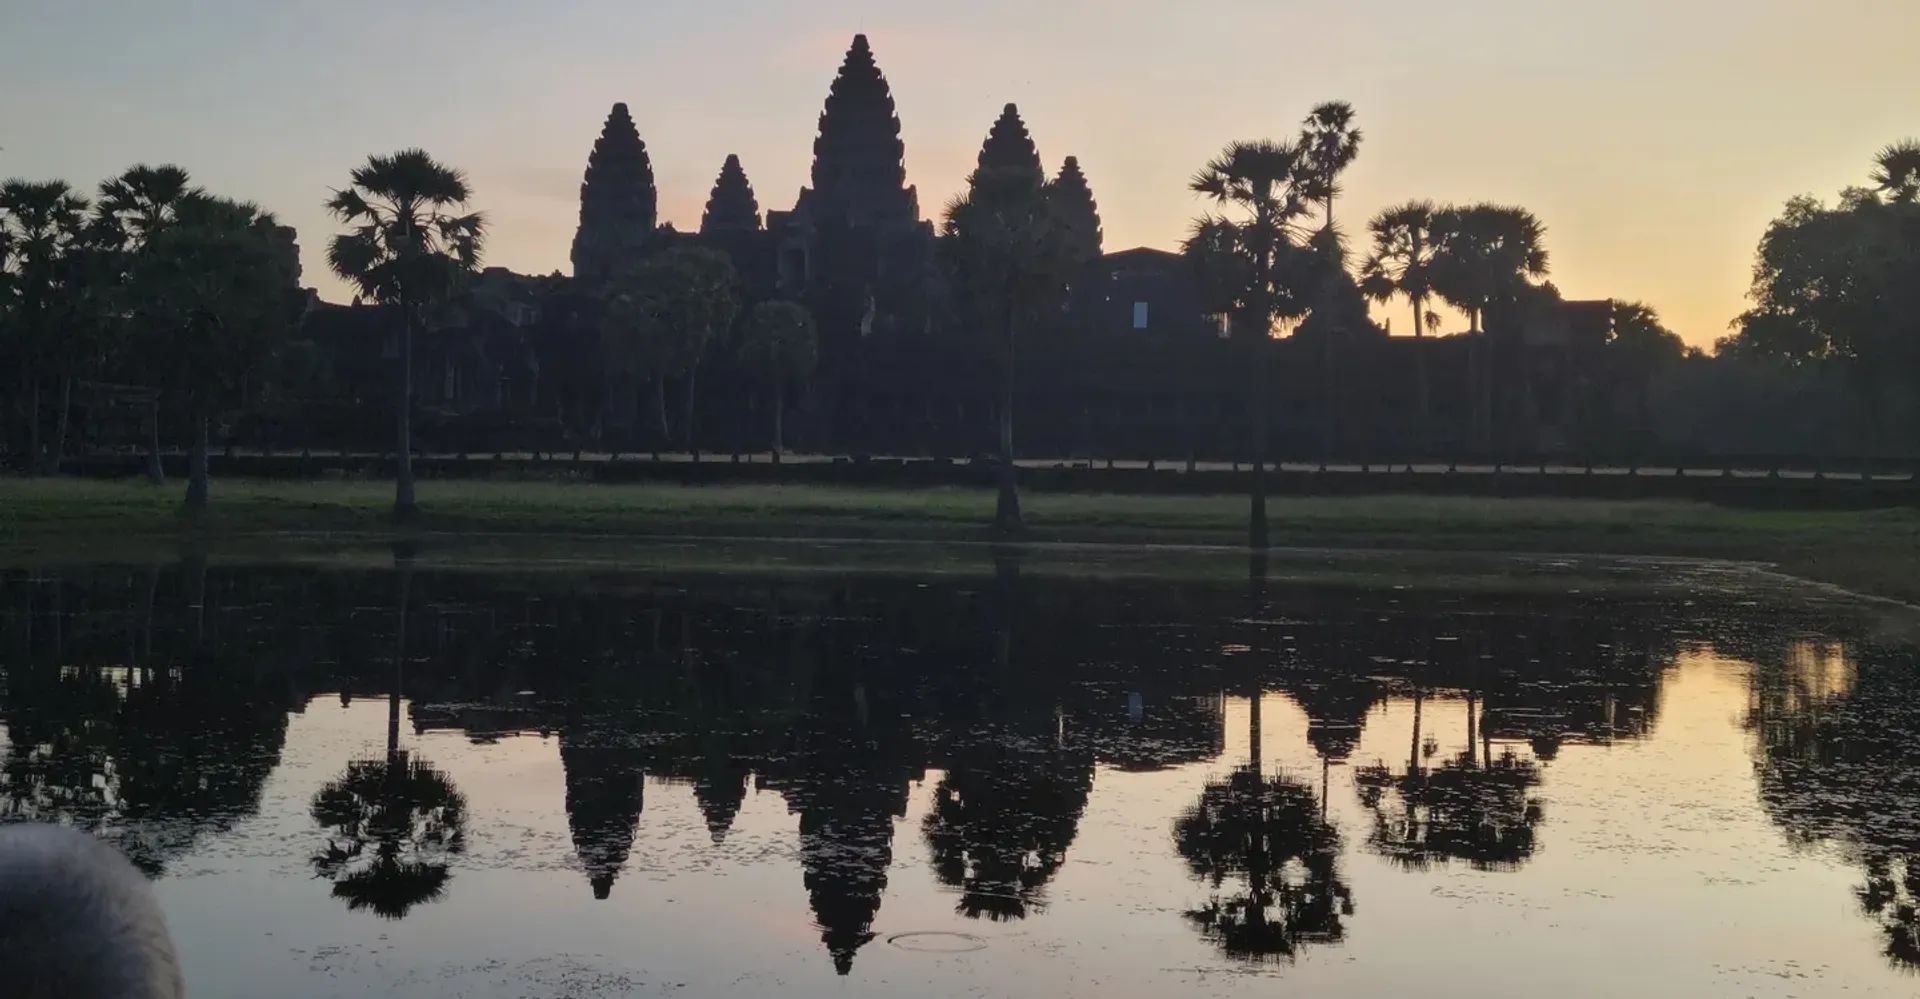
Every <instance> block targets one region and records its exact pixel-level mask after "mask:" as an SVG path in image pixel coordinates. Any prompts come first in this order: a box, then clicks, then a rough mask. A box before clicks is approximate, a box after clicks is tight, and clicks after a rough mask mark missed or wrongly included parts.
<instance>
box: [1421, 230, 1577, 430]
mask: <svg viewBox="0 0 1920 999" xmlns="http://www.w3.org/2000/svg"><path fill="white" fill-rule="evenodd" d="M1434 236H1435V247H1434V259H1433V264H1432V268H1431V270H1432V275H1433V290H1434V291H1435V292H1436V293H1437V294H1439V296H1440V297H1441V298H1442V299H1445V300H1446V301H1447V303H1448V304H1450V305H1452V306H1454V307H1455V308H1457V309H1459V310H1460V311H1462V312H1465V313H1466V314H1467V318H1468V320H1469V322H1470V323H1471V332H1472V333H1474V334H1476V339H1475V344H1476V346H1477V347H1478V348H1479V349H1478V354H1479V364H1478V365H1477V367H1478V368H1479V371H1478V381H1479V388H1480V392H1479V405H1478V406H1477V410H1478V412H1477V413H1476V420H1475V423H1476V431H1477V432H1476V434H1475V436H1476V438H1477V439H1478V441H1479V443H1480V447H1481V449H1482V450H1487V451H1490V450H1491V449H1492V446H1493V442H1492V433H1493V349H1492V347H1493V344H1492V342H1491V340H1490V338H1489V337H1488V336H1486V335H1484V334H1485V333H1486V329H1485V326H1484V324H1485V322H1486V319H1487V313H1488V311H1489V310H1492V309H1498V308H1500V307H1502V306H1508V305H1512V304H1514V303H1515V302H1516V301H1518V300H1519V298H1520V297H1521V295H1522V294H1524V293H1525V291H1526V290H1527V289H1529V288H1531V287H1533V281H1535V280H1536V279H1540V278H1544V277H1546V275H1547V269H1548V267H1547V264H1548V260H1547V249H1546V245H1545V236H1546V226H1545V225H1543V224H1542V223H1541V222H1540V219H1539V218H1538V217H1536V216H1535V215H1534V214H1533V213H1532V212H1530V211H1527V210H1526V209H1524V208H1516V207H1511V206H1507V205H1491V204H1479V205H1469V206H1466V207H1464V208H1452V207H1450V208H1446V209H1443V210H1441V211H1440V212H1438V213H1437V214H1436V215H1435V217H1434Z"/></svg>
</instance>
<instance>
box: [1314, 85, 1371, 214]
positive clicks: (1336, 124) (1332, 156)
mask: <svg viewBox="0 0 1920 999" xmlns="http://www.w3.org/2000/svg"><path fill="white" fill-rule="evenodd" d="M1353 122H1354V111H1353V105H1351V104H1348V103H1347V102H1346V101H1328V102H1327V103H1325V104H1322V105H1320V106H1319V107H1316V108H1314V109H1313V111H1311V112H1310V113H1308V115H1307V118H1306V120H1305V121H1304V122H1302V123H1301V127H1300V150H1301V153H1302V154H1303V157H1304V158H1303V160H1302V162H1301V169H1302V170H1304V171H1305V172H1306V175H1307V182H1306V184H1305V185H1303V186H1304V187H1305V194H1306V197H1307V198H1308V199H1309V200H1312V201H1317V202H1319V203H1321V204H1323V205H1325V206H1326V217H1325V221H1324V224H1323V225H1322V227H1321V231H1322V232H1326V233H1330V234H1335V235H1337V234H1338V230H1337V229H1335V228H1334V225H1333V199H1334V198H1335V197H1337V196H1339V194H1340V175H1341V174H1342V173H1345V172H1346V169H1347V168H1348V167H1350V166H1352V165H1353V161H1354V160H1355V159H1358V158H1359V156H1360V142H1361V138H1362V136H1361V133H1360V129H1359V128H1358V127H1356V126H1355V125H1354V123H1353Z"/></svg>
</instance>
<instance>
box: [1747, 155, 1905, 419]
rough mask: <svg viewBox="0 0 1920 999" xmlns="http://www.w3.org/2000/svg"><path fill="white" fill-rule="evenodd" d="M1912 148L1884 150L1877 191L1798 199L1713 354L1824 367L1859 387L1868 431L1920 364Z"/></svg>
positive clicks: (1779, 222) (1765, 241) (1767, 241)
mask: <svg viewBox="0 0 1920 999" xmlns="http://www.w3.org/2000/svg"><path fill="white" fill-rule="evenodd" d="M1917 153H1920V146H1916V145H1915V144H1913V143H1899V144H1896V145H1894V146H1891V147H1889V148H1888V149H1886V150H1884V151H1883V152H1882V153H1881V154H1880V156H1879V158H1878V163H1877V169H1876V171H1875V174H1874V177H1873V179H1874V181H1875V183H1876V184H1877V185H1878V190H1869V189H1864V188H1850V189H1848V190H1846V191H1844V192H1842V194H1841V198H1840V202H1839V204H1838V205H1837V206H1835V207H1831V208H1829V207H1828V206H1827V205H1825V204H1823V203H1822V202H1820V201H1818V200H1816V199H1814V198H1810V197H1799V198H1794V199H1793V200H1791V201H1789V202H1788V203H1787V206H1786V210H1785V211H1784V212H1783V213H1782V214H1781V216H1780V217H1779V218H1778V219H1776V220H1774V222H1773V224H1772V225H1771V226H1769V227H1768V228H1767V232H1766V235H1765V236H1764V237H1762V239H1761V241H1760V248H1759V253H1758V255H1757V259H1756V261H1755V263H1754V270H1753V289H1752V291H1751V292H1750V296H1751V298H1752V299H1753V303H1754V305H1753V308H1752V309H1750V310H1748V311H1747V312H1746V313H1744V314H1743V315H1741V316H1740V318H1739V319H1738V320H1736V322H1735V326H1736V331H1735V333H1734V335H1733V337H1732V338H1730V339H1729V340H1728V341H1724V342H1723V343H1722V345H1721V352H1722V353H1726V354H1741V355H1749V356H1758V357H1772V358H1778V359H1782V360H1785V361H1787V362H1789V363H1792V364H1796V365H1808V364H1829V363H1830V364H1832V365H1834V366H1836V367H1837V368H1839V369H1841V370H1843V371H1845V372H1847V374H1848V375H1849V376H1850V377H1851V378H1852V380H1853V381H1854V383H1855V384H1856V385H1857V386H1858V389H1859V391H1860V394H1861V396H1862V397H1863V399H1864V401H1865V403H1866V406H1867V409H1868V411H1869V415H1870V416H1871V420H1872V423H1873V425H1874V427H1875V428H1876V429H1878V428H1879V427H1880V425H1881V423H1882V422H1883V420H1882V416H1881V410H1882V409H1883V406H1884V400H1885V398H1886V397H1887V396H1888V395H1889V392H1890V390H1891V389H1892V388H1893V385H1894V383H1896V382H1902V383H1904V384H1905V385H1906V386H1908V387H1910V386H1911V385H1912V383H1913V375H1912V372H1913V370H1914V367H1915V365H1916V363H1917V362H1920V281H1917V280H1915V277H1914V275H1916V274H1920V201H1916V200H1915V192H1916V185H1920V156H1917V155H1916V154H1917Z"/></svg>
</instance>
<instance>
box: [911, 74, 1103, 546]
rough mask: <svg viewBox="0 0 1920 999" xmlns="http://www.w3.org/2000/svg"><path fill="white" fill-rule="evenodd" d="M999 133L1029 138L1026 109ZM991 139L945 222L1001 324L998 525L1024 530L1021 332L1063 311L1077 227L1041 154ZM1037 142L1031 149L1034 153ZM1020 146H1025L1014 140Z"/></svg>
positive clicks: (973, 295)
mask: <svg viewBox="0 0 1920 999" xmlns="http://www.w3.org/2000/svg"><path fill="white" fill-rule="evenodd" d="M995 129H996V134H998V133H1003V132H1004V133H1008V134H1011V133H1013V132H1015V131H1017V133H1018V134H1019V136H1020V137H1021V138H1024V134H1025V126H1024V125H1022V124H1020V121H1019V113H1018V110H1017V109H1016V108H1015V107H1014V106H1013V105H1011V104H1009V105H1007V108H1006V110H1005V112H1004V113H1003V115H1002V117H1001V122H1000V124H998V125H996V126H995ZM997 148H1006V147H996V144H995V140H994V139H993V138H989V140H988V144H987V147H986V148H985V149H983V151H982V155H981V157H980V163H979V168H978V169H976V170H975V171H974V172H973V175H972V176H970V177H969V178H967V191H966V193H965V194H963V195H961V196H960V197H958V198H955V199H954V200H953V201H952V202H951V203H949V204H948V205H947V211H946V219H945V222H944V224H943V226H942V234H943V235H944V236H945V238H946V239H945V247H946V250H947V252H948V254H949V256H950V258H951V264H952V267H953V271H954V273H955V274H956V276H957V277H958V278H959V282H960V286H961V288H962V290H963V292H964V294H965V295H966V297H967V299H968V300H969V302H970V304H971V305H972V307H973V309H974V311H975V313H976V316H977V318H978V319H980V320H981V321H982V322H984V323H986V324H988V325H990V326H991V327H992V328H993V331H994V333H995V334H996V338H997V339H998V340H999V341H1000V342H999V344H998V346H999V350H998V354H999V358H998V360H999V361H1000V362H1001V363H1000V406H999V418H1000V419H999V423H1000V428H999V429H1000V461H999V468H998V483H999V497H998V500H997V502H996V503H995V506H994V517H993V524H994V530H995V531H997V532H999V533H1001V534H1016V533H1018V532H1020V531H1021V530H1022V529H1023V527H1024V524H1023V521H1022V520H1021V516H1020V492H1019V482H1018V478H1017V476H1016V472H1015V468H1014V447H1013V394H1014V393H1013V390H1014V383H1015V365H1016V357H1017V355H1016V349H1015V348H1016V346H1017V344H1018V342H1019V331H1020V330H1021V329H1023V328H1028V327H1031V326H1033V325H1035V324H1037V323H1040V322H1042V321H1044V320H1045V319H1046V318H1047V317H1048V316H1049V315H1050V314H1053V315H1057V313H1058V311H1059V308H1060V303H1061V302H1062V301H1063V300H1064V298H1065V296H1066V293H1067V284H1068V282H1069V281H1071V280H1072V278H1073V275H1074V272H1075V268H1076V265H1077V263H1078V262H1077V260H1076V259H1075V246H1074V234H1073V229H1072V226H1070V225H1068V224H1066V223H1065V222H1064V221H1063V220H1062V218H1061V216H1060V214H1059V210H1058V209H1059V205H1058V199H1055V198H1050V197H1048V185H1047V181H1046V175H1045V174H1044V173H1043V172H1042V171H1041V170H1040V167H1039V162H1038V158H1037V157H1034V159H1033V162H1031V163H1027V162H1024V161H1021V157H1018V156H1014V157H1010V158H1008V160H1007V161H1006V162H1001V161H1000V160H998V159H996V158H995V157H994V156H992V155H989V151H992V150H996V149H997ZM1031 148H1032V147H1031V143H1030V142H1029V143H1027V144H1026V146H1025V151H1026V152H1027V153H1029V154H1030V153H1031ZM1014 151H1016V152H1018V151H1019V149H1018V144H1017V143H1016V144H1014Z"/></svg>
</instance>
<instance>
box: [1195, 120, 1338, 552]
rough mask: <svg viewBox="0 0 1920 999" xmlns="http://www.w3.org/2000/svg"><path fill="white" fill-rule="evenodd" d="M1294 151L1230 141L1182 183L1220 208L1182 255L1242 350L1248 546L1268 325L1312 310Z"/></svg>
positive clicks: (1260, 525) (1263, 495) (1256, 508)
mask: <svg viewBox="0 0 1920 999" xmlns="http://www.w3.org/2000/svg"><path fill="white" fill-rule="evenodd" d="M1303 162H1304V154H1303V153H1302V152H1301V150H1300V148H1299V147H1298V146H1294V145H1289V144H1287V143H1281V142H1268V141H1255V142H1236V143H1233V144H1232V145H1229V146H1228V147H1227V148H1226V149H1225V150H1224V151H1222V152H1221V154H1220V155H1219V156H1217V157H1215V158H1214V159H1213V161H1212V162H1210V163H1208V164H1207V165H1206V166H1205V167H1203V168H1201V170H1200V172H1199V173H1198V174H1197V175H1195V176H1194V178H1193V181H1192V183H1191V184H1190V185H1189V186H1190V187H1191V188H1192V189H1193V191H1194V192H1195V193H1197V194H1200V195H1202V196H1203V197H1206V198H1208V199H1209V200H1211V201H1212V202H1213V203H1214V205H1215V206H1216V207H1217V208H1219V209H1221V210H1222V211H1223V212H1230V213H1232V214H1231V215H1229V214H1219V215H1211V216H1207V217H1204V218H1202V219H1200V220H1199V221H1197V222H1195V223H1194V228H1193V233H1192V234H1191V235H1190V236H1189V237H1188V239H1187V241H1186V244H1185V247H1184V249H1185V251H1186V253H1187V255H1188V257H1189V258H1190V259H1192V260H1193V261H1194V264H1195V266H1196V267H1197V268H1198V269H1199V270H1200V272H1201V274H1202V280H1203V283H1204V284H1205V285H1206V286H1207V288H1208V289H1209V291H1210V292H1212V293H1213V296H1214V297H1215V299H1216V306H1217V307H1218V308H1219V310H1220V311H1221V312H1224V313H1226V314H1228V315H1229V316H1230V317H1231V321H1232V333H1233V335H1234V336H1235V338H1237V339H1239V340H1240V341H1241V342H1242V343H1243V344H1244V346H1245V350H1246V359H1245V360H1246V363H1245V375H1246V377H1247V408H1248V410H1249V413H1250V415H1251V417H1252V420H1253V455H1252V463H1253V474H1252V480H1251V489H1250V505H1249V511H1248V518H1247V543H1248V544H1249V545H1250V546H1251V547H1253V548H1266V547H1267V537H1268V533H1267V479H1266V460H1267V420H1268V416H1269V413H1268V410H1269V406H1270V403H1269V401H1268V395H1269V392H1270V385H1269V383H1270V381H1271V380H1272V374H1273V373H1272V371H1271V370H1270V369H1269V368H1270V364H1271V355H1272V339H1273V327H1274V324H1275V323H1276V322H1277V321H1280V320H1291V319H1299V318H1301V317H1303V316H1305V315H1306V314H1307V313H1308V312H1309V311H1311V308H1312V306H1311V302H1310V300H1309V297H1308V296H1309V295H1311V294H1312V293H1313V291H1314V290H1317V286H1312V285H1310V279H1309V277H1308V275H1310V274H1312V273H1314V272H1315V271H1316V269H1317V268H1316V267H1315V266H1314V262H1313V261H1311V260H1309V259H1307V258H1309V257H1311V256H1313V254H1312V253H1311V251H1308V250H1306V249H1305V248H1304V247H1303V246H1302V245H1301V237H1302V232H1301V229H1300V226H1299V220H1300V219H1301V218H1302V217H1304V216H1305V215H1306V214H1307V201H1306V197H1307V195H1308V193H1309V192H1308V191H1307V190H1306V189H1305V185H1304V183H1303V182H1304V178H1305V175H1306V172H1305V170H1304V169H1303V167H1302V164H1303Z"/></svg>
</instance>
